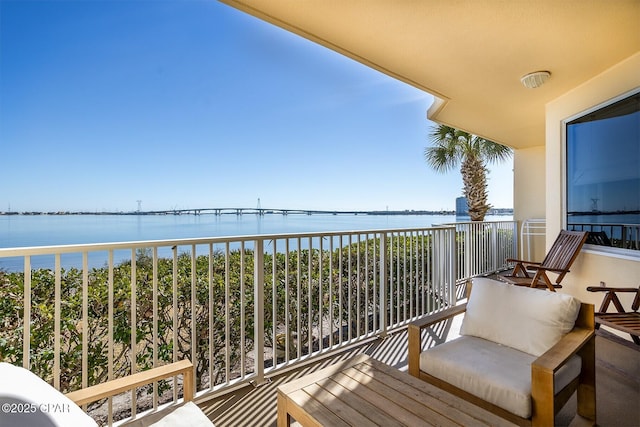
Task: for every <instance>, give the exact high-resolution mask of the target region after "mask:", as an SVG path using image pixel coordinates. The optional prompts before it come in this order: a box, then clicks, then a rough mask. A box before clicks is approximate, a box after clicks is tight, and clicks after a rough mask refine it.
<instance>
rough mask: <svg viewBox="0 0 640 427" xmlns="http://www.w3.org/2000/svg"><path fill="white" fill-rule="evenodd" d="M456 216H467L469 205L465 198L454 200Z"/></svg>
mask: <svg viewBox="0 0 640 427" xmlns="http://www.w3.org/2000/svg"><path fill="white" fill-rule="evenodd" d="M456 216H469V204H468V203H467V198H466V197H457V198H456Z"/></svg>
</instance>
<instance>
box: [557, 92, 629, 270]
mask: <svg viewBox="0 0 640 427" xmlns="http://www.w3.org/2000/svg"><path fill="white" fill-rule="evenodd" d="M637 94H640V87H637V88H634V89H632V90H630V91H627V92H625V93H622V94H620V95H618V96H616V97H614V98H610V99H608V100H606V101H604V102H601V103H599V104H597V105H594V106H592V107H591V108H588V109H586V110H583V111H580V112H578V113H576V114H574V115H572V116H570V117H567V118H565V119H564V120H562V126H561V127H562V153H561V161H562V175H561V176H562V183H561V191H560V192H561V197H562V205H561V206H562V212H561V215H562V221H561V223H562V228H564V229H566V228H567V227H568V221H567V219H568V218H567V210H568V208H567V195H568V194H567V193H568V188H567V169H568V168H567V162H568V156H567V125H568V124H569V123H571V122H572V121H574V120H577V119H579V118H581V117H584V116H586V115H589V114H591V113H594V112H596V111H598V110H601V109H603V108H606V107H608V106H610V105H612V104H615V103H616V102H618V101H622V100H624V99H626V98H630V97H632V96H634V95H637ZM583 251H584V252H587V253H593V254H597V255H604V256H609V257H613V258H621V259H627V260H632V261H640V250H635V249H624V248H615V247H609V246H601V245H592V244H585V245H584V246H583Z"/></svg>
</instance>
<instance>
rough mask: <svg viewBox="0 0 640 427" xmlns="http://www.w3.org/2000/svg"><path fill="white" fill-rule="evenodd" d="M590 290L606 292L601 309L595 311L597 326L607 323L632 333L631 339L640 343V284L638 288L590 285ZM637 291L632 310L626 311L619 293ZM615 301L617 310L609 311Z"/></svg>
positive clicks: (609, 325) (606, 324) (611, 326)
mask: <svg viewBox="0 0 640 427" xmlns="http://www.w3.org/2000/svg"><path fill="white" fill-rule="evenodd" d="M587 291H589V292H606V295H605V297H604V299H603V300H602V305H601V306H600V310H599V311H598V312H596V313H595V320H596V328H599V327H600V325H605V326H608V327H610V328H613V329H617V330H619V331H621V332H626V333H628V334H629V335H631V339H633V342H634V343H636V344H637V345H640V338H639V337H640V313H638V308H640V286H638V288H610V287H606V286H589V287H588V288H587ZM619 292H620V293H625V292H626V293H635V294H636V296H635V298H634V299H633V303H632V304H631V310H632V311H625V309H624V307H623V306H622V303H621V302H620V298H618V295H617V293H619ZM610 303H613V305H614V307H615V308H616V310H618V311H617V312H612V313H607V309H608V308H609V304H610Z"/></svg>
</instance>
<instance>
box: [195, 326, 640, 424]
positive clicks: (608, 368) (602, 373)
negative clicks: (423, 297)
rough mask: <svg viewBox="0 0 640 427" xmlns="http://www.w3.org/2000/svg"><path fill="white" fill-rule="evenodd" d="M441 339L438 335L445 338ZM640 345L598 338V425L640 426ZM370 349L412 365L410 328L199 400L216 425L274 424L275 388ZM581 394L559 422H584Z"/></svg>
mask: <svg viewBox="0 0 640 427" xmlns="http://www.w3.org/2000/svg"><path fill="white" fill-rule="evenodd" d="M442 335H447V336H448V338H449V339H450V338H451V336H455V335H456V325H455V324H454V325H448V327H447V329H446V330H444V331H443V334H442ZM441 338H442V336H441V337H440V338H437V339H441ZM636 347H640V346H634V344H632V343H630V342H629V344H626V343H625V342H624V341H622V342H621V341H619V340H615V339H614V340H612V339H609V338H607V337H604V336H603V334H601V333H600V332H599V333H598V336H597V337H596V358H597V365H596V387H597V389H596V393H597V419H598V425H599V426H604V427H608V426H611V427H614V426H615V427H619V426H629V427H637V426H640V405H639V404H638V403H640V348H636ZM361 353H365V354H368V355H370V356H371V357H373V358H375V359H377V360H379V361H381V362H384V363H386V364H388V365H390V366H393V367H395V368H397V369H400V370H406V368H407V335H406V330H403V331H400V332H397V333H394V334H391V335H389V336H387V338H385V339H375V340H372V341H370V342H368V343H366V344H363V345H360V346H357V347H354V348H351V349H348V350H346V351H344V352H341V353H339V354H335V355H332V356H329V357H327V358H325V359H323V360H321V361H319V362H317V363H314V364H310V365H307V366H304V367H301V368H297V369H294V370H292V371H289V372H287V373H284V374H280V375H277V376H275V377H273V378H271V379H270V381H269V382H267V383H265V384H263V385H261V386H258V387H254V386H252V385H247V386H245V387H242V388H240V389H238V390H236V391H234V392H232V393H228V394H225V395H222V396H218V397H215V398H210V399H206V398H200V399H197V400H196V401H197V403H198V404H199V406H200V407H201V408H202V410H203V411H204V412H205V413H206V414H207V416H208V417H209V418H210V419H211V420H212V421H213V422H214V424H215V425H216V427H240V426H256V427H258V426H275V425H276V389H277V387H278V386H279V385H281V384H284V383H286V382H288V381H291V380H293V379H295V378H299V377H301V376H304V375H306V374H308V373H310V372H313V371H315V370H318V369H322V368H324V367H326V366H329V365H331V364H333V363H335V362H337V361H340V360H345V359H348V358H351V357H353V356H355V355H357V354H361ZM575 410H576V398H575V395H574V396H573V398H572V399H571V400H570V401H569V402H568V403H567V405H565V407H564V408H563V410H562V411H561V412H560V413H559V414H558V416H557V417H556V425H559V426H569V425H571V426H580V425H582V424H581V421H582V420H579V419H574V415H575Z"/></svg>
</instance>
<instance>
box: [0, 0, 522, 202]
mask: <svg viewBox="0 0 640 427" xmlns="http://www.w3.org/2000/svg"><path fill="white" fill-rule="evenodd" d="M425 48H428V45H425ZM0 67H1V68H0V152H1V153H2V164H1V168H2V172H3V173H2V177H3V179H2V180H1V182H0V211H3V210H7V209H9V208H10V209H11V210H12V211H31V210H36V211H57V210H72V211H74V210H86V211H102V210H109V211H116V210H119V211H133V210H136V209H137V207H138V205H137V200H142V209H143V210H154V209H173V208H178V209H180V208H195V207H255V206H256V204H257V200H258V198H260V201H261V206H262V207H264V208H269V207H270V208H300V209H343V210H352V209H354V210H355V209H357V210H381V209H387V208H388V209H391V210H403V209H427V210H438V209H450V210H452V209H454V206H455V197H456V196H458V195H460V194H461V191H462V190H461V189H462V180H461V179H460V176H459V173H458V172H451V173H448V174H445V175H443V174H436V173H435V172H433V171H432V170H430V169H429V167H428V166H427V164H426V163H425V161H424V157H423V151H424V148H425V147H426V146H427V144H428V138H427V135H428V133H429V129H430V127H432V126H434V124H433V123H431V122H429V121H428V120H427V119H426V110H427V109H428V108H429V106H430V105H431V102H432V97H431V96H430V95H428V94H426V93H424V92H421V91H419V90H417V89H415V88H413V87H411V86H408V85H406V84H404V83H401V82H399V81H396V80H393V79H391V78H390V77H387V76H386V75H384V74H382V73H379V72H377V71H375V70H372V69H370V68H367V67H365V66H364V65H361V64H359V63H357V62H355V61H352V60H350V59H348V58H345V57H343V56H341V55H339V54H337V53H335V52H333V51H330V50H328V49H326V48H323V47H321V46H318V45H315V44H313V43H311V42H309V41H307V40H305V39H302V38H300V37H298V36H296V35H293V34H291V33H288V32H286V31H284V30H281V29H279V28H277V27H274V26H272V25H270V24H267V23H265V22H262V21H260V20H258V19H256V18H253V17H251V16H249V15H246V14H244V13H242V12H239V11H237V10H235V9H233V8H230V7H228V6H226V5H223V4H220V3H218V2H216V1H184V0H180V1H178V0H175V1H126V0H122V1H64V0H59V1H58V0H48V1H34V0H31V1H24V0H17V1H11V0H0ZM490 169H491V173H490V175H489V202H490V203H491V204H493V205H494V206H496V207H511V206H512V204H513V202H512V200H513V186H512V181H513V179H512V172H511V170H512V162H511V161H509V162H507V163H505V164H502V165H499V166H490Z"/></svg>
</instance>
